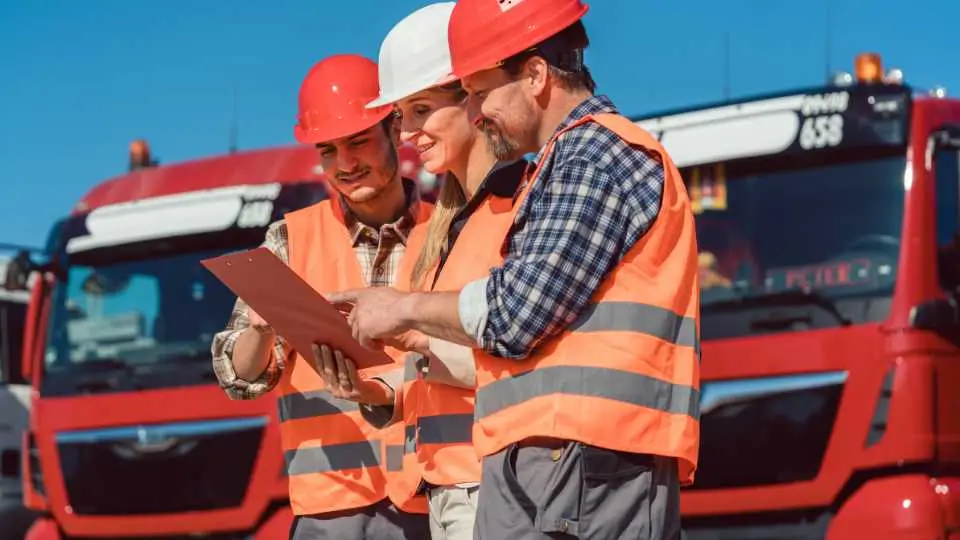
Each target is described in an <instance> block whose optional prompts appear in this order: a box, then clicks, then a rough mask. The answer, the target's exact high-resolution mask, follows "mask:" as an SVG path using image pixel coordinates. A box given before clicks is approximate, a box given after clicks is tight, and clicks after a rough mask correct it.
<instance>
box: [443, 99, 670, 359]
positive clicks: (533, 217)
mask: <svg viewBox="0 0 960 540" xmlns="http://www.w3.org/2000/svg"><path fill="white" fill-rule="evenodd" d="M617 112H618V111H617V109H616V107H615V106H614V104H613V102H612V101H610V99H609V98H607V97H606V96H594V97H591V98H589V99H587V100H585V101H584V102H583V103H581V104H580V105H578V106H577V107H576V108H575V109H574V110H573V111H572V112H571V113H570V115H569V116H568V117H567V118H566V119H565V120H564V121H563V122H562V123H561V125H560V127H559V128H558V131H559V130H560V129H563V128H564V127H566V126H568V125H570V124H571V123H573V122H575V121H576V120H578V119H579V118H582V117H583V116H585V115H588V114H597V113H617ZM545 150H546V148H545V147H544V148H541V149H540V152H539V153H538V154H537V156H536V158H535V159H534V163H533V164H531V167H535V164H536V163H540V162H541V160H543V159H546V160H547V162H546V163H545V164H544V166H543V168H542V169H541V171H540V174H539V177H538V178H537V179H536V181H535V182H536V183H535V184H534V185H533V187H532V188H531V191H530V194H529V196H528V197H527V199H526V200H525V201H524V202H523V205H522V206H521V208H520V209H519V211H518V214H517V219H516V221H515V223H514V228H513V233H512V237H511V238H510V241H509V246H508V252H507V256H506V260H505V261H504V263H503V266H501V267H499V268H495V269H493V270H492V271H491V272H490V275H489V277H487V278H483V279H482V280H478V281H475V282H472V283H470V284H468V285H467V286H466V287H464V289H463V291H462V292H461V294H460V318H461V322H462V323H463V326H464V329H465V330H466V331H467V332H468V333H470V334H471V335H473V336H474V338H475V339H476V341H477V343H478V344H479V345H480V347H482V348H483V349H484V350H485V351H487V352H489V353H490V354H493V355H495V356H499V357H502V358H515V359H522V358H525V357H527V356H528V355H529V354H530V352H531V351H532V350H533V349H534V348H535V347H536V346H537V345H538V344H539V343H541V342H542V341H544V340H545V339H548V338H550V337H552V336H554V335H556V334H558V333H559V332H561V331H562V330H563V329H565V328H566V327H567V326H569V325H570V324H571V323H573V322H574V320H575V319H576V318H577V317H578V316H579V315H580V313H581V312H582V311H583V310H584V309H585V308H586V307H587V306H588V304H589V303H590V299H591V297H592V296H593V294H594V293H595V292H596V290H597V289H598V288H599V286H600V283H601V282H602V281H603V280H604V279H605V278H606V276H607V274H608V273H609V272H610V271H611V270H613V269H614V268H615V267H616V266H617V265H618V264H619V263H620V261H621V260H623V258H624V256H625V255H626V253H627V252H628V251H629V250H630V249H631V248H632V247H633V246H634V245H635V244H636V243H637V241H638V240H639V239H640V238H641V237H642V236H643V234H644V233H645V232H646V231H647V230H648V229H649V228H650V226H651V224H652V223H653V220H654V219H655V218H656V216H657V214H658V213H659V211H660V200H661V197H662V195H663V182H664V172H663V167H662V166H661V165H660V163H658V162H657V161H656V160H654V159H651V158H650V157H649V156H648V155H647V154H646V153H644V152H643V151H642V150H640V149H638V148H635V147H632V146H630V145H628V144H627V143H625V142H624V141H623V140H622V139H620V137H618V136H617V135H615V134H614V133H613V132H612V131H610V130H608V129H607V128H604V127H602V126H600V125H599V124H597V123H596V122H588V123H585V124H582V125H580V126H577V127H575V128H573V129H571V130H570V131H568V132H566V133H564V134H563V135H562V136H561V137H560V138H559V139H558V140H557V142H556V144H555V145H554V148H553V151H552V152H551V153H550V155H547V156H545V155H544V151H545ZM531 170H532V169H531Z"/></svg>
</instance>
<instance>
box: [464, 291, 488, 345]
mask: <svg viewBox="0 0 960 540" xmlns="http://www.w3.org/2000/svg"><path fill="white" fill-rule="evenodd" d="M489 280H490V278H489V277H483V278H480V279H478V280H475V281H471V282H470V283H467V284H466V285H465V286H464V287H463V289H461V290H460V296H459V297H458V302H457V303H458V306H457V308H458V312H459V315H460V325H461V326H463V331H464V332H466V333H467V335H468V336H471V337H472V338H473V340H474V341H476V342H477V345H479V346H480V347H481V348H483V332H484V330H486V328H487V310H488V309H489V306H488V305H487V282H488V281H489Z"/></svg>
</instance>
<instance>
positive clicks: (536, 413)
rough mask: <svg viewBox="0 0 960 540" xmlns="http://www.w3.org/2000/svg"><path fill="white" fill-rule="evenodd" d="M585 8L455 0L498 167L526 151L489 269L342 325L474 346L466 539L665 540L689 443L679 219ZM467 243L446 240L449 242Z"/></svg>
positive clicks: (554, 1) (691, 275)
mask: <svg viewBox="0 0 960 540" xmlns="http://www.w3.org/2000/svg"><path fill="white" fill-rule="evenodd" d="M586 11H587V6H586V5H584V4H583V3H582V2H581V1H580V0H459V1H458V2H457V4H456V7H455V8H454V10H453V14H452V16H451V19H450V25H449V38H448V39H449V45H450V53H451V58H452V66H453V72H454V75H456V76H457V77H459V78H460V79H461V81H462V84H463V87H464V88H465V89H466V90H467V91H468V93H469V94H470V101H471V107H472V111H473V113H474V114H475V116H476V119H477V121H478V122H480V124H481V125H482V126H483V127H484V130H485V132H486V135H487V137H488V138H489V140H490V142H491V143H492V146H493V147H494V148H495V149H496V153H497V154H498V155H497V157H498V158H500V159H501V160H506V159H511V158H516V157H519V156H521V155H524V154H526V153H536V157H535V158H534V160H533V164H532V165H531V167H530V168H529V170H528V176H527V179H526V181H525V183H524V184H523V185H521V187H520V189H519V191H518V193H517V195H516V199H515V203H514V205H513V208H512V209H510V210H509V212H513V214H514V219H513V220H512V223H513V226H512V228H511V229H510V230H509V231H506V232H505V233H500V232H498V231H497V230H495V229H494V228H492V227H491V228H488V229H486V230H484V228H482V227H478V229H479V230H481V231H483V232H482V233H481V234H486V235H490V234H501V235H502V237H503V243H502V250H501V253H502V264H501V265H500V266H498V267H495V268H492V269H491V271H490V273H489V276H487V277H485V278H482V279H479V280H477V281H473V282H470V283H468V284H467V285H466V286H464V288H463V289H462V290H460V291H458V292H452V293H451V292H447V293H416V294H402V293H399V292H397V291H394V290H389V289H383V290H372V289H363V290H356V291H347V292H345V293H342V294H339V295H334V297H333V298H331V300H332V301H337V302H342V303H349V304H353V312H352V313H351V315H350V320H351V324H352V325H353V328H354V334H355V335H356V336H357V337H358V338H359V339H360V340H361V341H366V342H369V341H370V340H373V339H383V338H385V337H387V336H392V335H399V334H401V333H404V332H410V331H419V332H423V333H426V334H428V335H431V336H436V337H439V338H441V339H446V340H448V341H456V342H459V343H462V344H464V345H468V346H471V347H472V348H473V354H474V361H475V365H476V368H477V375H476V381H477V390H476V413H475V418H474V427H473V443H474V447H475V448H476V449H477V451H478V453H479V454H480V455H481V456H482V457H483V473H482V479H481V483H480V492H479V498H478V501H479V502H478V511H477V528H476V538H478V539H482V540H495V539H503V538H510V539H511V540H523V539H540V538H548V537H551V538H552V537H560V536H564V535H570V536H573V537H577V538H639V539H654V538H656V539H663V538H670V539H674V538H679V535H680V508H679V489H680V485H681V484H689V483H691V482H692V481H693V477H694V472H695V470H696V465H697V458H698V452H699V356H700V345H699V324H700V321H699V282H698V267H697V245H696V233H695V227H694V217H693V212H692V210H691V206H690V201H689V199H688V197H687V194H686V188H685V186H684V184H683V180H682V178H681V177H680V174H679V172H678V171H677V168H676V166H675V165H674V163H673V161H672V160H671V158H670V156H669V154H668V153H667V152H666V150H665V149H664V148H663V147H662V146H661V145H660V144H659V142H658V141H657V140H656V139H654V138H653V137H652V136H650V134H648V133H647V132H645V131H643V130H642V129H641V128H639V127H638V126H636V125H635V124H634V123H632V122H631V121H629V120H628V119H626V118H624V117H623V116H622V115H620V114H619V113H618V111H617V109H616V107H615V106H614V104H613V103H612V102H611V100H610V99H609V98H608V97H606V96H603V95H595V94H594V90H595V83H594V81H593V78H592V77H591V75H590V72H589V70H588V69H587V67H586V65H585V64H584V50H585V49H586V47H587V45H588V39H587V34H586V30H585V28H584V26H583V24H582V22H581V18H582V17H583V15H584V14H585V13H586ZM474 241H476V242H477V244H478V245H481V244H482V242H480V241H479V239H467V238H463V236H461V238H460V239H459V242H467V243H470V242H474Z"/></svg>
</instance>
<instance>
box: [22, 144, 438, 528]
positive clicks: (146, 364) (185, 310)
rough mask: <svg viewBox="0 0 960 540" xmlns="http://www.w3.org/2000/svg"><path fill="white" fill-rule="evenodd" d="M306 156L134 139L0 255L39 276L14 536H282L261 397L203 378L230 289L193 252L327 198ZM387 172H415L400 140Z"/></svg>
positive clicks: (272, 426)
mask: <svg viewBox="0 0 960 540" xmlns="http://www.w3.org/2000/svg"><path fill="white" fill-rule="evenodd" d="M316 162H317V159H316V154H315V150H314V149H312V148H310V147H303V146H294V147H282V148H271V149H264V150H256V151H248V152H240V153H235V154H228V155H223V156H218V157H213V158H209V159H201V160H197V161H191V162H185V163H179V164H173V165H166V166H157V164H156V163H155V162H154V161H153V160H152V158H150V155H149V150H148V149H147V147H146V146H145V144H144V143H143V142H141V141H138V142H137V143H136V144H135V145H134V146H133V147H132V150H131V171H130V172H129V173H128V174H124V175H122V176H119V177H116V178H113V179H110V180H107V181H105V182H103V183H101V184H99V185H97V186H95V187H94V188H93V189H91V190H90V191H89V193H87V194H86V195H85V196H84V197H83V198H82V199H81V200H80V201H79V202H78V203H77V205H76V206H75V208H74V209H73V211H72V212H71V213H70V215H69V216H68V217H66V218H64V219H63V220H61V221H59V222H58V223H57V224H56V225H55V226H54V227H53V229H52V230H51V232H50V234H49V240H48V242H47V247H46V250H45V256H44V257H43V259H41V260H36V259H28V258H27V257H20V258H18V259H17V260H18V263H19V264H18V265H15V266H16V269H9V268H8V273H9V272H14V271H15V272H18V273H20V274H23V275H27V274H32V275H42V276H43V277H44V279H35V280H34V281H35V285H34V286H33V287H32V291H31V298H30V302H29V305H28V310H27V317H26V319H27V322H26V329H25V332H24V353H23V363H22V370H23V372H24V374H25V376H26V379H27V380H28V381H29V384H30V386H31V388H32V397H31V406H32V412H31V417H30V426H29V429H28V431H27V433H26V434H25V435H24V438H23V439H24V440H23V464H22V469H23V474H22V476H23V478H24V480H23V492H24V502H25V505H26V506H27V507H28V508H29V509H31V510H34V511H36V512H39V513H40V518H39V519H38V520H37V521H36V522H35V523H34V525H33V527H32V528H31V530H30V532H29V534H28V536H27V538H28V539H30V540H55V539H68V538H111V537H113V538H115V537H123V538H158V537H163V538H168V539H177V538H183V539H186V538H195V537H198V536H199V537H206V538H215V539H218V540H228V539H261V540H263V539H267V540H273V539H276V538H285V537H286V536H287V535H288V530H289V526H290V522H291V519H292V515H291V512H290V510H289V505H288V501H287V478H286V473H285V464H284V460H283V455H282V453H281V447H280V443H279V432H278V425H277V416H276V403H275V402H274V400H271V399H260V400H254V401H230V400H228V399H227V398H226V397H225V396H224V394H223V391H222V390H221V389H220V388H219V387H218V385H217V381H216V378H215V376H214V374H213V370H212V365H211V362H210V343H211V339H212V337H213V334H214V333H215V332H218V331H219V330H221V329H222V328H223V326H224V324H225V323H226V320H227V317H228V315H229V312H230V309H231V307H232V305H233V301H234V297H233V295H232V294H231V293H230V291H229V290H228V289H226V288H225V287H224V286H223V285H221V284H220V283H219V281H217V280H216V278H214V277H213V275H212V274H210V273H209V272H208V271H207V270H206V269H204V268H203V267H202V266H201V265H200V264H199V261H200V260H201V259H203V258H206V257H210V256H214V255H218V254H222V253H225V252H229V251H237V250H241V249H247V248H251V247H255V246H256V245H258V244H259V243H260V242H261V241H262V240H263V236H264V233H265V231H266V227H267V225H268V224H269V223H270V222H272V221H274V220H276V219H278V218H280V217H281V216H283V214H284V213H285V212H289V211H291V210H294V209H297V208H301V207H303V206H306V205H309V204H312V203H314V202H317V201H320V200H322V199H324V198H326V197H327V196H328V194H327V186H326V183H325V182H324V181H323V178H322V176H321V175H320V173H319V171H317V170H316V169H315V164H316ZM401 170H402V171H403V172H405V173H407V175H408V176H414V177H420V178H421V180H422V179H424V178H426V180H427V181H430V180H431V179H430V178H429V177H428V176H426V175H420V174H418V171H419V170H420V164H419V161H416V152H415V151H413V152H412V153H411V149H409V148H405V149H404V150H403V152H402V157H401ZM25 261H29V262H25ZM14 277H16V276H14ZM6 281H7V283H11V282H14V283H16V282H18V280H17V279H12V280H11V279H7V280H6ZM24 282H25V281H24V280H23V279H20V280H19V283H24ZM14 288H15V287H14Z"/></svg>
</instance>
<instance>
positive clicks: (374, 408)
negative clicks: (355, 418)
mask: <svg viewBox="0 0 960 540" xmlns="http://www.w3.org/2000/svg"><path fill="white" fill-rule="evenodd" d="M403 378H404V370H403V368H400V369H396V370H390V371H387V372H385V373H381V374H379V375H377V376H375V377H371V379H376V380H378V381H380V382H382V383H383V384H385V385H387V386H389V387H390V388H391V389H392V390H393V405H368V404H366V403H361V404H360V416H361V417H363V419H364V420H366V421H367V423H368V424H370V425H371V426H373V427H375V428H377V429H384V428H387V427H390V426H392V425H393V424H395V423H397V422H399V421H400V420H401V419H402V418H403Z"/></svg>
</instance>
